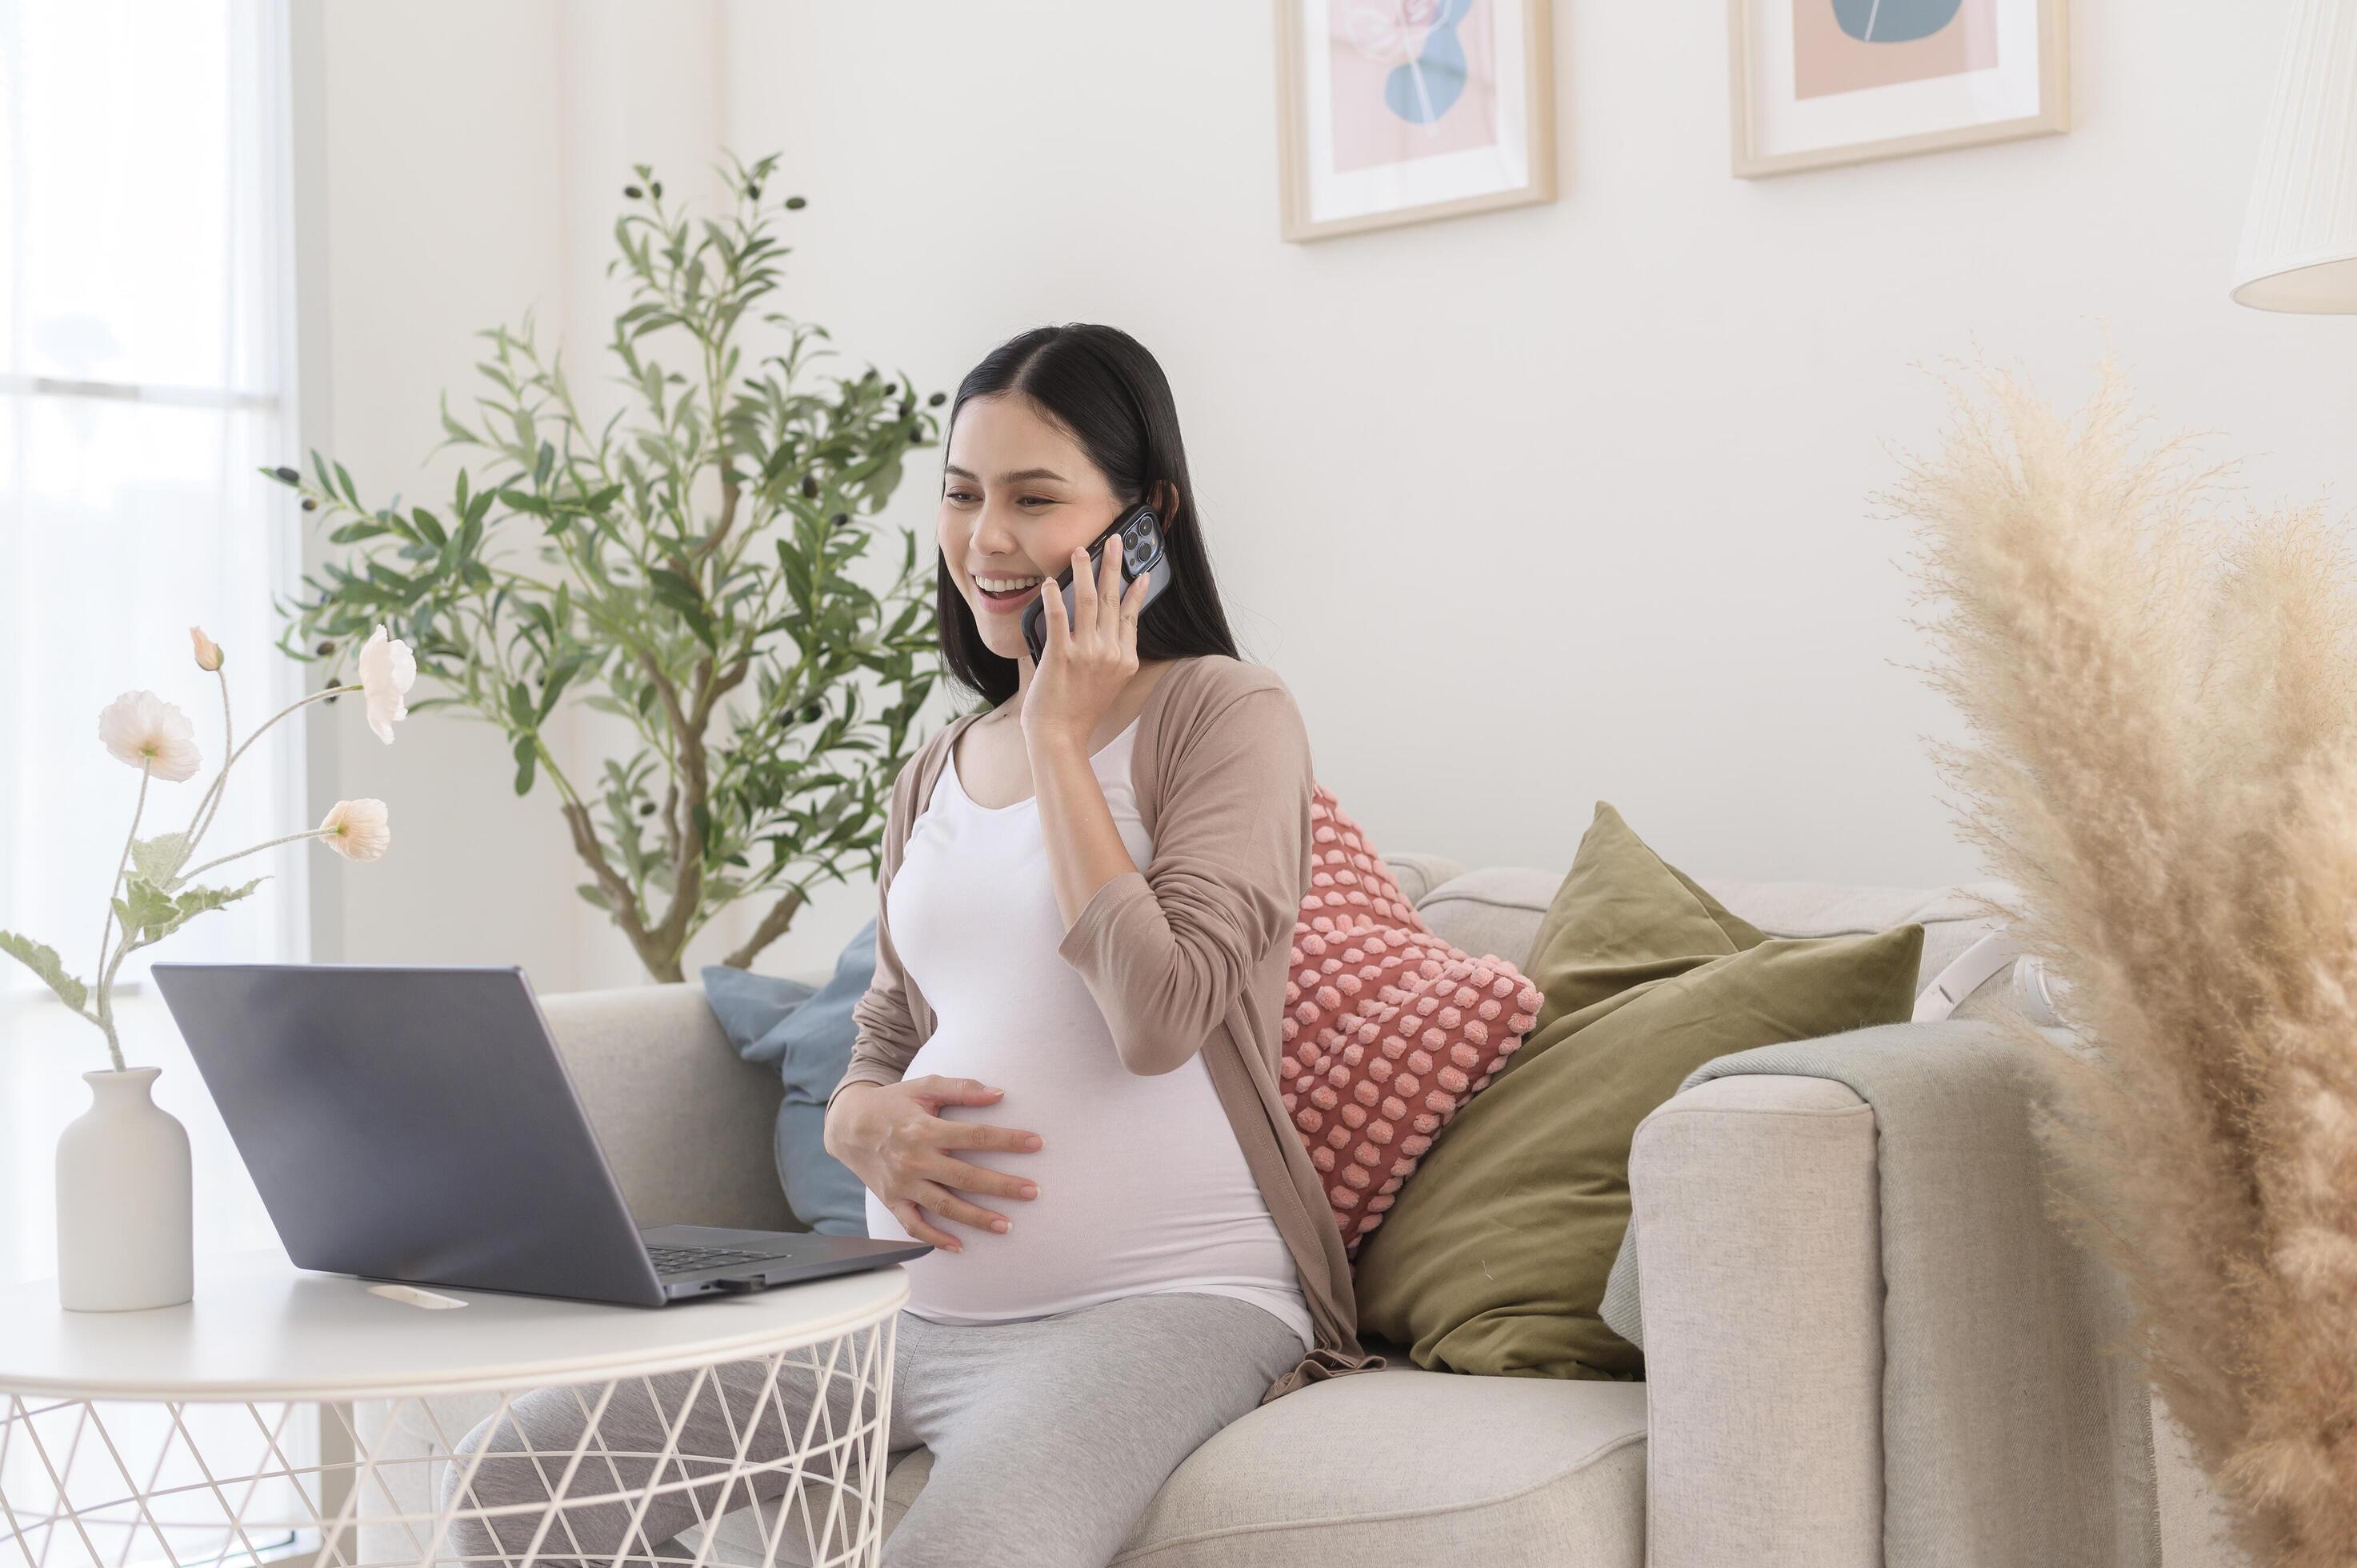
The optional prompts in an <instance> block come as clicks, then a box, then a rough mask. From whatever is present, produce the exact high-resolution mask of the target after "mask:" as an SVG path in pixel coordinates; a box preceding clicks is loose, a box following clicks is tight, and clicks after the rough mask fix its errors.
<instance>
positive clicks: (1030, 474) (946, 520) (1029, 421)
mask: <svg viewBox="0 0 2357 1568" xmlns="http://www.w3.org/2000/svg"><path fill="white" fill-rule="evenodd" d="M1120 513H1121V498H1120V497H1118V496H1116V495H1114V493H1113V487H1112V486H1111V485H1110V484H1108V483H1107V482H1106V480H1105V477H1104V475H1103V473H1102V472H1100V471H1099V470H1098V468H1097V466H1096V465H1095V464H1094V463H1092V462H1091V461H1090V460H1089V456H1088V454H1087V453H1085V452H1083V451H1082V449H1081V446H1080V443H1079V442H1077V441H1074V440H1073V439H1072V438H1071V435H1068V434H1067V433H1066V432H1065V431H1064V430H1063V429H1062V428H1061V427H1060V426H1059V425H1058V424H1055V422H1053V421H1052V420H1050V419H1049V418H1048V417H1047V416H1046V415H1044V414H1042V413H1040V412H1039V408H1038V407H1037V406H1036V405H1035V404H1034V403H1032V402H1031V400H1030V399H1029V398H1028V397H1024V396H1022V395H1021V394H1019V393H1010V394H1004V395H1000V396H996V397H977V398H973V399H970V400H968V402H967V403H966V404H965V406H964V407H963V408H961V409H960V410H958V414H957V423H956V424H955V425H954V426H953V427H952V429H951V431H950V449H949V455H948V459H947V461H946V462H945V464H944V465H943V468H942V522H941V534H940V537H941V546H942V558H943V559H945V560H946V561H948V563H949V566H950V576H951V579H952V581H954V582H955V583H956V584H957V585H958V592H960V593H962V594H963V595H964V596H965V602H966V603H967V604H968V605H970V606H972V607H973V608H974V624H975V625H976V626H978V627H979V628H982V640H983V642H984V643H985V645H986V646H987V647H988V648H989V649H990V650H991V651H992V652H993V653H996V654H997V655H999V656H1000V657H1001V658H1003V659H1023V658H1028V657H1029V655H1028V650H1027V649H1026V647H1025V644H1024V641H1023V607H1025V606H1026V605H1028V604H1029V603H1030V602H1031V601H1032V599H1034V598H1035V597H1037V596H1038V595H1039V585H1040V584H1041V583H1042V582H1044V581H1046V580H1047V579H1049V578H1051V577H1053V576H1054V575H1056V574H1057V573H1059V572H1060V571H1062V570H1063V569H1064V568H1065V567H1067V566H1069V565H1071V564H1072V552H1073V551H1075V550H1080V549H1085V548H1087V546H1088V545H1089V543H1090V542H1092V540H1094V539H1095V538H1096V536H1097V535H1098V534H1100V533H1103V532H1104V531H1105V527H1106V525H1107V524H1109V523H1111V522H1112V521H1113V520H1114V518H1115V517H1117V516H1119V515H1120ZM985 583H988V584H990V585H992V586H994V587H999V588H1006V587H1010V586H1011V587H1012V588H1013V591H1012V592H1007V593H993V592H991V591H990V590H989V589H988V588H985V587H984V586H983V585H984V584H985Z"/></svg>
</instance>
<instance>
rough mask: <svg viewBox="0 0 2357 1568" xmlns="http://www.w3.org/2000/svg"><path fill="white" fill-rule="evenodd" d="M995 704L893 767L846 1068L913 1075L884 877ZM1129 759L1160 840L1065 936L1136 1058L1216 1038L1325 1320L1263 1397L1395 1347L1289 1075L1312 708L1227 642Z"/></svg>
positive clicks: (1281, 1221)
mask: <svg viewBox="0 0 2357 1568" xmlns="http://www.w3.org/2000/svg"><path fill="white" fill-rule="evenodd" d="M987 711H988V710H986V709H985V710H977V711H975V712H974V713H971V714H963V715H961V716H960V717H958V718H956V719H954V720H952V721H951V723H950V724H949V725H947V726H946V727H944V728H943V729H942V731H941V732H940V733H938V734H936V735H934V736H932V737H931V739H929V740H927V741H926V742H925V744H924V745H923V746H920V747H919V749H918V751H917V753H916V755H915V756H913V757H910V758H909V761H908V764H907V765H906V766H905V767H904V768H901V770H900V773H899V777H898V778H897V779H894V781H893V785H892V804H891V809H890V811H889V812H888V814H887V817H886V821H885V827H884V843H883V854H882V864H881V866H880V868H879V870H878V872H877V890H876V906H877V914H876V978H875V981H874V983H872V984H871V985H870V986H869V987H868V989H867V992H866V994H864V995H863V996H861V997H860V999H859V1000H858V1002H856V1004H853V1007H852V1012H851V1015H852V1018H853V1020H854V1022H855V1023H856V1026H857V1030H858V1037H857V1042H856V1045H855V1046H854V1047H853V1049H852V1053H851V1066H850V1069H849V1070H848V1071H846V1072H845V1074H844V1075H843V1083H844V1084H845V1085H848V1084H854V1083H894V1082H898V1081H899V1079H900V1077H901V1075H902V1073H904V1072H905V1071H906V1070H907V1069H908V1065H909V1058H912V1057H914V1056H915V1055H916V1053H917V1047H919V1046H920V1045H922V1044H923V1043H924V1042H925V1040H926V1039H927V1038H929V1037H930V1036H931V1034H932V1032H933V1026H934V1017H933V1012H932V1009H931V1007H930V1006H928V1005H927V1004H926V1002H925V998H924V995H923V993H920V991H919V990H918V989H917V983H916V982H915V981H914V980H913V979H911V978H910V977H909V975H908V974H907V973H906V972H904V971H903V970H902V969H901V967H900V961H899V952H898V951H897V950H895V948H894V947H893V945H892V928H891V923H890V921H889V920H888V918H887V917H886V914H885V908H886V895H887V894H888V892H889V891H890V889H891V886H892V876H893V874H894V873H895V872H897V871H898V870H899V865H900V854H901V850H902V848H903V847H904V846H905V845H906V844H907V843H908V842H909V828H910V826H911V825H912V824H913V823H914V822H915V821H916V819H917V816H918V814H919V812H920V810H921V809H922V803H923V802H925V801H927V800H931V796H932V789H933V781H934V780H935V779H937V778H938V777H939V776H940V774H941V770H942V765H943V764H944V762H945V761H946V760H947V758H948V757H949V755H950V748H951V747H952V746H954V745H955V744H956V743H957V737H958V736H959V734H960V733H961V732H963V730H964V728H965V726H966V725H969V724H971V723H973V722H974V720H975V719H977V718H979V717H981V716H982V714H983V713H985V712H987ZM1131 769H1132V776H1133V782H1134V784H1135V791H1136V796H1137V809H1138V814H1139V816H1140V818H1141V819H1142V820H1143V822H1144V823H1145V825H1146V832H1147V834H1148V836H1149V837H1150V838H1151V839H1152V840H1153V845H1154V848H1153V854H1152V858H1151V860H1150V862H1149V864H1148V865H1147V866H1146V870H1145V871H1144V872H1142V873H1141V872H1137V871H1126V872H1124V873H1123V874H1122V875H1118V876H1116V877H1114V879H1113V880H1112V881H1110V882H1108V883H1106V884H1105V885H1104V886H1102V887H1100V888H1098V889H1097V891H1096V892H1095V894H1094V895H1093V896H1092V897H1091V898H1090V899H1089V901H1088V903H1087V905H1086V906H1085V907H1083V908H1082V910H1081V913H1080V918H1078V919H1076V920H1074V921H1073V922H1072V927H1071V929H1070V930H1069V931H1067V932H1066V933H1065V934H1064V940H1063V941H1062V942H1061V943H1060V944H1059V946H1058V948H1057V951H1058V952H1060V954H1062V956H1063V958H1064V960H1065V961H1067V962H1068V963H1070V964H1071V966H1072V967H1073V968H1074V969H1077V970H1078V971H1080V972H1081V977H1082V980H1084V981H1086V982H1087V983H1088V987H1089V992H1090V994H1091V995H1092V996H1094V997H1095V998H1096V1003H1097V1006H1098V1008H1099V1009H1100V1010H1101V1011H1102V1012H1103V1014H1104V1017H1105V1021H1106V1023H1107V1024H1108V1025H1109V1026H1111V1029H1112V1033H1113V1038H1114V1046H1115V1047H1116V1048H1118V1049H1119V1051H1120V1052H1121V1058H1122V1060H1123V1062H1124V1063H1125V1065H1127V1066H1128V1067H1129V1069H1131V1070H1132V1071H1134V1072H1140V1073H1163V1072H1168V1071H1170V1070H1171V1069H1174V1068H1177V1067H1179V1066H1181V1065H1183V1064H1184V1063H1185V1062H1186V1060H1187V1058H1189V1057H1190V1056H1192V1055H1194V1054H1195V1052H1196V1051H1197V1050H1199V1049H1200V1050H1201V1051H1202V1052H1203V1053H1204V1061H1205V1064H1206V1065H1207V1066H1208V1067H1209V1069H1211V1084H1212V1087H1213V1089H1214V1090H1217V1092H1218V1094H1219V1097H1220V1104H1221V1107H1222V1109H1223V1110H1225V1111H1226V1112H1227V1113H1228V1121H1229V1122H1230V1123H1231V1124H1232V1126H1233V1127H1234V1128H1235V1133H1236V1142H1237V1143H1238V1144H1240V1145H1241V1146H1242V1147H1243V1154H1244V1162H1245V1164H1246V1165H1247V1166H1248V1167H1249V1168H1250V1169H1251V1171H1252V1173H1253V1177H1254V1180H1255V1181H1257V1182H1258V1183H1259V1185H1260V1190H1261V1195H1262V1197H1264V1198H1265V1199H1266V1201H1267V1203H1268V1211H1269V1214H1270V1215H1271V1217H1272V1218H1274V1219H1275V1221H1276V1229H1277V1233H1278V1234H1279V1235H1280V1236H1282V1237H1284V1239H1285V1244H1286V1248H1287V1249H1288V1250H1289V1251H1291V1252H1292V1254H1293V1262H1294V1265H1295V1268H1296V1269H1297V1272H1298V1273H1299V1274H1300V1278H1301V1294H1302V1296H1303V1299H1304V1300H1305V1301H1306V1303H1307V1304H1308V1308H1309V1317H1310V1322H1311V1325H1312V1326H1314V1328H1315V1329H1316V1332H1317V1343H1316V1346H1315V1348H1312V1349H1311V1350H1310V1352H1309V1353H1308V1355H1307V1356H1305V1357H1304V1358H1303V1359H1301V1361H1300V1362H1299V1364H1298V1365H1297V1366H1296V1367H1295V1368H1294V1369H1292V1370H1291V1371H1289V1372H1287V1373H1286V1374H1285V1376H1283V1377H1281V1378H1279V1379H1278V1380H1276V1381H1275V1382H1274V1383H1272V1384H1270V1385H1269V1388H1268V1390H1267V1391H1266V1392H1265V1393H1264V1394H1263V1395H1262V1396H1261V1402H1263V1403H1266V1402H1268V1401H1270V1400H1273V1399H1275V1398H1277V1397H1278V1396H1279V1395H1282V1394H1286V1393H1290V1392H1292V1391H1294V1390H1295V1389H1297V1388H1300V1387H1302V1386H1303V1385H1304V1384H1306V1383H1311V1382H1317V1381H1318V1380H1323V1379H1326V1378H1329V1377H1334V1376H1337V1375H1340V1374H1341V1373H1344V1372H1352V1371H1372V1370H1374V1369H1376V1368H1379V1367H1381V1366H1382V1365H1383V1359H1382V1358H1381V1357H1378V1356H1370V1355H1369V1354H1367V1353H1366V1352H1365V1351H1363V1350H1362V1349H1361V1348H1360V1345H1359V1340H1358V1305H1357V1303H1356V1301H1355V1300H1354V1298H1353V1297H1352V1295H1351V1265H1350V1260H1349V1258H1348V1257H1347V1256H1346V1255H1345V1254H1344V1252H1343V1251H1342V1238H1341V1233H1340V1230H1337V1229H1336V1227H1335V1224H1334V1220H1333V1218H1332V1215H1331V1212H1330V1211H1329V1208H1327V1203H1326V1195H1325V1189H1324V1187H1323V1186H1322V1185H1321V1184H1320V1183H1319V1181H1318V1171H1317V1167H1316V1166H1314V1165H1311V1164H1310V1163H1309V1155H1308V1151H1307V1150H1306V1149H1305V1148H1304V1147H1303V1146H1302V1143H1301V1139H1300V1137H1299V1136H1298V1134H1297V1133H1295V1132H1294V1130H1293V1123H1292V1120H1291V1118H1289V1117H1288V1116H1286V1112H1285V1106H1284V1102H1283V1101H1282V1100H1281V1098H1280V1090H1279V1089H1278V1085H1277V1078H1276V1074H1277V1063H1278V1060H1279V1058H1280V1056H1281V1054H1282V1053H1281V1051H1280V1048H1279V1047H1280V1041H1281V1038H1282V1036H1281V1024H1282V1019H1283V1015H1284V1012H1285V1006H1286V999H1285V991H1286V979H1287V971H1288V969H1289V968H1290V965H1291V958H1292V950H1293V929H1294V925H1295V923H1296V921H1297V920H1298V918H1300V912H1301V900H1302V898H1303V897H1304V896H1305V895H1306V894H1307V893H1308V888H1309V866H1310V842H1309V796H1310V791H1311V789H1312V788H1313V787H1314V786H1313V779H1312V775H1311V771H1310V761H1309V737H1308V731H1307V730H1306V729H1305V728H1304V727H1303V725H1302V722H1301V713H1300V710H1299V709H1298V708H1297V707H1296V706H1295V705H1294V701H1293V693H1291V692H1290V691H1289V690H1287V689H1286V684H1285V682H1283V681H1282V680H1281V679H1279V678H1278V676H1277V675H1276V673H1275V671H1270V670H1267V669H1264V668H1263V667H1261V666H1259V665H1256V664H1247V663H1244V662H1243V661H1242V660H1235V659H1231V658H1228V657H1227V656H1226V655H1224V654H1216V653H1214V654H1203V655H1200V656H1197V657H1194V658H1189V659H1186V660H1180V661H1179V663H1178V664H1177V665H1175V666H1173V667H1172V668H1171V669H1170V670H1168V671H1166V672H1165V673H1164V675H1163V677H1162V679H1161V680H1160V681H1158V682H1156V684H1155V686H1154V689H1153V690H1152V691H1150V692H1148V693H1146V705H1145V707H1144V708H1143V709H1142V710H1141V711H1140V713H1139V714H1138V731H1137V736H1136V739H1135V742H1134V744H1133V746H1132V748H1131ZM835 1092H836V1093H841V1092H842V1087H841V1086H838V1087H837V1089H836V1090H835ZM832 1102H833V1097H832V1096H830V1097H829V1103H830V1104H832Z"/></svg>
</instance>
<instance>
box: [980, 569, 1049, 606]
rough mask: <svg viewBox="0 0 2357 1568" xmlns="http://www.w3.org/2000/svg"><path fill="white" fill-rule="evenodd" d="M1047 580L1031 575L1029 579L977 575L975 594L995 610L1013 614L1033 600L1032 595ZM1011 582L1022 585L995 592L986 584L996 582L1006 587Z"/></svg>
mask: <svg viewBox="0 0 2357 1568" xmlns="http://www.w3.org/2000/svg"><path fill="white" fill-rule="evenodd" d="M1046 581H1047V579H1046V578H1045V577H1031V578H1028V579H1026V578H1022V577H990V576H984V577H976V578H975V579H974V595H975V596H976V597H978V598H980V599H981V600H982V602H983V603H984V604H985V606H987V607H990V608H992V609H994V610H997V611H998V612H1000V613H1001V614H1011V613H1013V612H1015V611H1017V610H1020V609H1021V608H1022V607H1024V606H1025V605H1027V604H1028V603H1029V602H1030V601H1031V596H1032V595H1034V594H1036V593H1038V592H1039V585H1040V584H1041V583H1044V582H1046ZM1010 583H1015V584H1020V585H1021V586H1019V587H1012V588H1006V591H1005V592H1003V593H993V592H992V591H991V589H990V588H989V587H988V586H985V585H988V584H996V585H1000V586H1002V587H1004V586H1005V585H1007V584H1010Z"/></svg>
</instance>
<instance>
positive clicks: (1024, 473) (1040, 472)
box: [942, 463, 1066, 485]
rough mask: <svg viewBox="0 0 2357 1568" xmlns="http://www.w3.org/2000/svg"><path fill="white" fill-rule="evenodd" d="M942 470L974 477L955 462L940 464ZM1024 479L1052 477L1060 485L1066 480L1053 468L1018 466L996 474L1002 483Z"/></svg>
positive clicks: (1008, 483)
mask: <svg viewBox="0 0 2357 1568" xmlns="http://www.w3.org/2000/svg"><path fill="white" fill-rule="evenodd" d="M942 472H943V473H945V474H953V475H955V476H956V477H957V478H961V479H971V478H975V477H976V476H975V475H974V471H973V470H972V469H969V468H961V467H958V466H957V465H956V464H955V463H944V464H942ZM1026 479H1053V480H1055V481H1056V482H1057V483H1058V484H1063V483H1065V482H1066V480H1065V478H1064V476H1063V475H1061V474H1060V473H1058V472H1056V470H1055V469H1053V468H1018V469H1017V470H1016V471H1015V472H1013V473H1011V474H1001V475H999V476H998V482H999V483H1000V484H1002V485H1019V484H1021V483H1022V482H1023V481H1024V480H1026Z"/></svg>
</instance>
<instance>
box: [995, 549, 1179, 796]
mask: <svg viewBox="0 0 2357 1568" xmlns="http://www.w3.org/2000/svg"><path fill="white" fill-rule="evenodd" d="M1121 552H1122V538H1121V535H1120V534H1118V533H1115V534H1113V535H1112V536H1110V537H1108V538H1107V539H1106V540H1105V542H1104V551H1103V555H1102V556H1101V557H1100V558H1098V559H1097V560H1096V561H1095V562H1094V563H1093V567H1094V569H1093V570H1092V569H1091V568H1092V562H1091V560H1090V558H1089V553H1088V552H1087V551H1086V550H1084V549H1082V548H1079V547H1077V546H1075V547H1074V549H1073V551H1072V611H1071V621H1070V624H1067V623H1066V620H1065V615H1064V596H1063V593H1062V591H1061V590H1060V589H1059V588H1058V586H1057V585H1056V580H1055V579H1054V578H1052V577H1050V578H1049V579H1048V580H1047V581H1045V582H1043V583H1041V584H1040V585H1039V594H1040V599H1039V610H1040V615H1041V618H1043V619H1044V620H1045V621H1046V623H1047V628H1048V645H1047V650H1046V651H1045V652H1044V653H1042V654H1041V655H1040V658H1039V664H1038V666H1037V667H1036V668H1034V670H1033V671H1032V678H1031V682H1030V688H1029V691H1028V693H1027V694H1026V695H1025V697H1024V699H1023V740H1024V744H1025V746H1027V747H1031V748H1036V747H1038V746H1039V745H1040V743H1041V742H1043V741H1050V742H1053V741H1066V742H1070V743H1071V744H1072V745H1076V746H1080V747H1081V748H1082V750H1086V749H1087V747H1088V744H1089V737H1090V736H1091V735H1092V733H1093V732H1094V731H1095V729H1096V726H1097V721H1098V720H1099V719H1101V718H1103V716H1104V714H1105V712H1106V710H1108V709H1109V708H1111V707H1112V706H1113V704H1114V701H1115V699H1117V698H1118V697H1119V696H1120V695H1121V693H1122V688H1124V687H1125V686H1126V685H1128V684H1129V681H1130V677H1131V676H1133V675H1135V674H1136V673H1137V617H1138V612H1139V611H1140V610H1142V609H1143V608H1144V607H1145V606H1146V588H1147V579H1146V576H1145V575H1142V574H1141V575H1138V576H1136V577H1133V578H1131V579H1130V582H1129V585H1128V587H1127V588H1124V587H1123V586H1122V581H1121ZM1017 658H1018V659H1020V660H1022V661H1023V662H1025V663H1027V664H1028V663H1029V662H1030V658H1031V650H1030V649H1029V648H1028V646H1026V647H1025V648H1024V650H1022V651H1021V652H1020V653H1018V654H1017Z"/></svg>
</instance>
